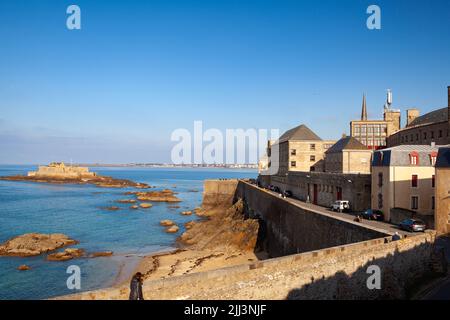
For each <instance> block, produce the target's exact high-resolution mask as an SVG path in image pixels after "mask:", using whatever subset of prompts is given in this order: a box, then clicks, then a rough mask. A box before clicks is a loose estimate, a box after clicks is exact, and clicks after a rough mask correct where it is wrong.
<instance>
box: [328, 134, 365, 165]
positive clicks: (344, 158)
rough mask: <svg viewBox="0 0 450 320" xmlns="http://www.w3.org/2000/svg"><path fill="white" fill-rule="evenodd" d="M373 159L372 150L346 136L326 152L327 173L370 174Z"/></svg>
mask: <svg viewBox="0 0 450 320" xmlns="http://www.w3.org/2000/svg"><path fill="white" fill-rule="evenodd" d="M371 159H372V150H370V149H368V148H367V146H365V145H364V144H362V143H361V142H359V141H358V140H357V139H355V138H354V137H350V136H345V135H344V136H343V137H342V138H341V139H340V140H338V142H336V143H335V144H334V145H333V146H332V147H331V148H329V149H328V150H327V151H326V152H325V172H333V173H370V165H371Z"/></svg>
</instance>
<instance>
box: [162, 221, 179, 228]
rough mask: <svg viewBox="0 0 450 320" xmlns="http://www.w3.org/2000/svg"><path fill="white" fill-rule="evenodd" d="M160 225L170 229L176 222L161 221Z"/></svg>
mask: <svg viewBox="0 0 450 320" xmlns="http://www.w3.org/2000/svg"><path fill="white" fill-rule="evenodd" d="M159 224H160V225H162V226H163V227H170V226H173V225H175V222H173V221H172V220H161V221H160V222H159Z"/></svg>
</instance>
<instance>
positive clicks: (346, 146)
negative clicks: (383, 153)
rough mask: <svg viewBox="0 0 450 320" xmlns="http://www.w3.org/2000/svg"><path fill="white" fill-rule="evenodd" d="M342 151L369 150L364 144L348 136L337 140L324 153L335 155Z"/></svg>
mask: <svg viewBox="0 0 450 320" xmlns="http://www.w3.org/2000/svg"><path fill="white" fill-rule="evenodd" d="M342 150H369V149H368V148H367V147H366V146H365V145H364V144H362V143H361V142H359V141H358V140H357V139H355V138H353V137H351V136H348V137H345V138H341V139H340V140H338V141H337V142H336V143H335V144H333V145H332V146H331V148H330V149H328V150H327V151H326V152H325V153H336V152H341V151H342Z"/></svg>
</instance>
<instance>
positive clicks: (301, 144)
mask: <svg viewBox="0 0 450 320" xmlns="http://www.w3.org/2000/svg"><path fill="white" fill-rule="evenodd" d="M335 142H336V141H334V140H322V139H321V138H320V137H319V136H318V135H317V134H315V133H314V132H313V131H312V130H311V129H310V128H308V127H307V126H306V125H304V124H301V125H299V126H297V127H295V128H292V129H290V130H288V131H286V132H285V133H283V134H282V135H281V137H280V138H279V139H278V140H277V141H275V143H273V144H271V145H270V146H269V150H268V155H269V158H270V160H269V165H270V166H273V165H278V168H279V169H278V175H285V174H286V173H287V172H288V171H323V159H324V157H325V151H326V150H328V148H330V147H331V146H332V145H333V144H334V143H335Z"/></svg>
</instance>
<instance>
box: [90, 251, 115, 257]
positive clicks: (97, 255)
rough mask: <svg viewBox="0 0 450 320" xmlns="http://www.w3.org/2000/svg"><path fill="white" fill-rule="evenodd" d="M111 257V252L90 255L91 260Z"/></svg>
mask: <svg viewBox="0 0 450 320" xmlns="http://www.w3.org/2000/svg"><path fill="white" fill-rule="evenodd" d="M112 255H113V252H112V251H101V252H94V253H92V254H91V255H90V257H91V258H98V257H110V256H112Z"/></svg>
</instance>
